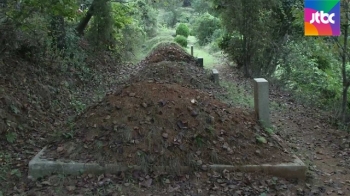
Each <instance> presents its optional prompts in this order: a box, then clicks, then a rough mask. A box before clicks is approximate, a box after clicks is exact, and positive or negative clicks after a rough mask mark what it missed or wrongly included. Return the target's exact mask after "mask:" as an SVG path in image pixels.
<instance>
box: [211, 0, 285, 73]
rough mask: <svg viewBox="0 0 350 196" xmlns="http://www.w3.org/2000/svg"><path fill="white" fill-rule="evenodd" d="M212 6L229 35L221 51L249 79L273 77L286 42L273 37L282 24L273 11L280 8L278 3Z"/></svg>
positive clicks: (219, 0) (240, 1)
mask: <svg viewBox="0 0 350 196" xmlns="http://www.w3.org/2000/svg"><path fill="white" fill-rule="evenodd" d="M213 3H214V8H215V10H216V11H217V12H218V13H220V17H221V19H222V23H223V25H224V27H225V30H226V32H227V33H226V36H225V38H224V39H223V42H224V43H221V44H220V46H221V48H222V49H223V50H224V51H225V52H226V53H227V54H229V56H230V57H231V59H232V60H234V61H235V62H236V63H237V66H238V67H239V68H243V71H244V73H245V76H246V77H261V76H268V75H270V74H271V73H273V72H274V70H275V65H274V64H273V60H274V54H275V53H276V52H277V51H278V48H279V45H280V43H279V42H280V40H281V39H282V38H283V37H281V35H276V34H275V33H274V32H278V30H279V26H278V24H279V23H278V21H277V20H276V19H275V18H274V12H273V9H274V8H276V7H278V6H279V1H277V0H273V1H270V0H262V1H261V0H251V1H244V0H237V1H229V0H213ZM232 10H235V11H234V12H232Z"/></svg>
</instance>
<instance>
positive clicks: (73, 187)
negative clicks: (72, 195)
mask: <svg viewBox="0 0 350 196" xmlns="http://www.w3.org/2000/svg"><path fill="white" fill-rule="evenodd" d="M75 188H76V187H75V186H67V187H66V189H67V190H68V191H69V192H72V191H74V190H75Z"/></svg>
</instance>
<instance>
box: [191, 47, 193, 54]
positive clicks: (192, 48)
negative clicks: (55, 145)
mask: <svg viewBox="0 0 350 196" xmlns="http://www.w3.org/2000/svg"><path fill="white" fill-rule="evenodd" d="M191 56H193V45H192V46H191Z"/></svg>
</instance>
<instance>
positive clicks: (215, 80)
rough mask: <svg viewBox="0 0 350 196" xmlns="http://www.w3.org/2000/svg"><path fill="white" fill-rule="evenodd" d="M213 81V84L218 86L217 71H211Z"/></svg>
mask: <svg viewBox="0 0 350 196" xmlns="http://www.w3.org/2000/svg"><path fill="white" fill-rule="evenodd" d="M212 74H213V80H214V83H215V84H219V72H218V70H217V69H213V70H212Z"/></svg>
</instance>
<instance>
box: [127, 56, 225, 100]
mask: <svg viewBox="0 0 350 196" xmlns="http://www.w3.org/2000/svg"><path fill="white" fill-rule="evenodd" d="M140 81H156V82H164V83H167V84H170V83H176V84H180V85H182V86H185V87H190V88H194V89H200V90H205V91H207V92H209V93H213V94H214V92H215V94H217V93H220V92H222V91H223V90H224V89H223V88H221V87H220V86H219V85H216V84H215V83H214V82H213V81H212V78H211V74H210V73H209V71H208V70H206V69H203V68H201V67H198V66H194V65H192V64H187V63H181V62H170V61H163V62H160V63H154V64H149V65H147V66H144V67H143V68H142V69H141V70H140V71H139V72H138V74H137V75H136V76H134V77H132V78H131V79H130V83H134V82H140Z"/></svg>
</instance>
